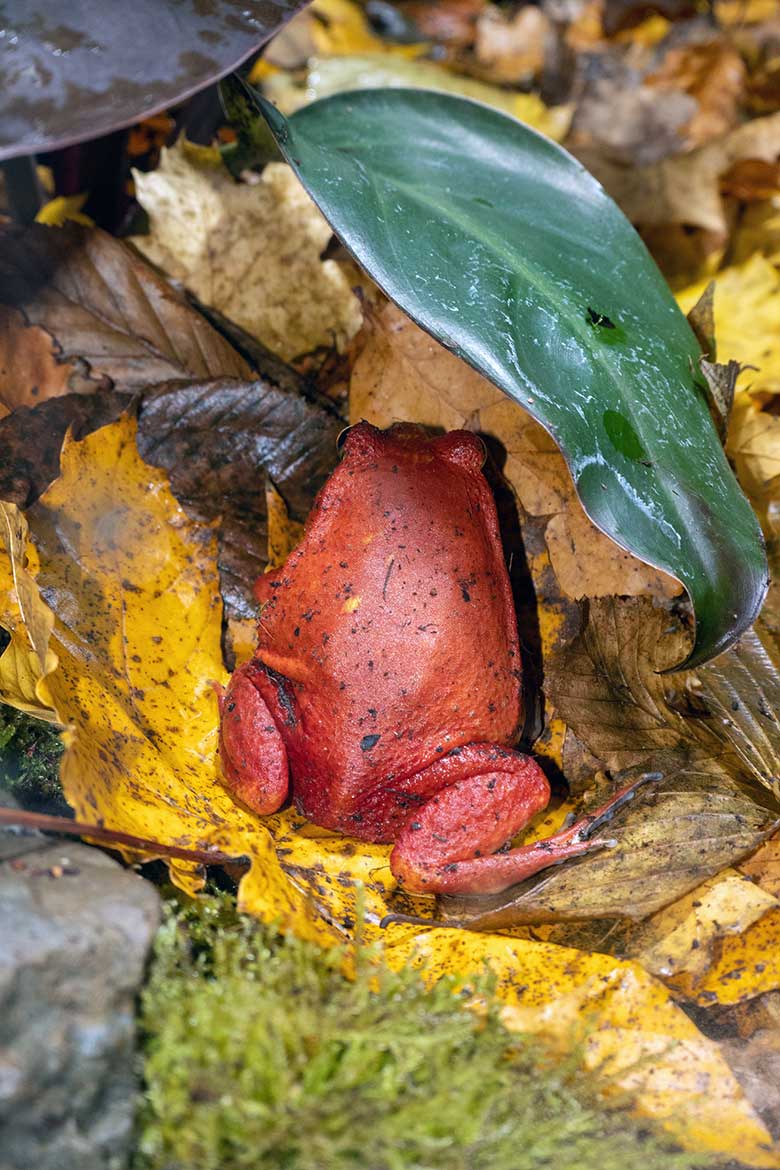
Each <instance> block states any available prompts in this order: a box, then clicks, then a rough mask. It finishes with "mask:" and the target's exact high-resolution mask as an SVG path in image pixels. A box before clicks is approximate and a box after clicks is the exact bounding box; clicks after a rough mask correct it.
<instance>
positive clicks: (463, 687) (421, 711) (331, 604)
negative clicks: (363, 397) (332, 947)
mask: <svg viewBox="0 0 780 1170" xmlns="http://www.w3.org/2000/svg"><path fill="white" fill-rule="evenodd" d="M481 461H482V448H481V444H480V443H479V440H477V439H476V438H475V437H474V436H472V435H470V434H467V433H466V432H451V433H450V434H449V435H446V436H443V437H442V438H440V439H435V440H431V439H428V438H426V437H425V436H424V435H423V433H422V432H421V431H419V429H418V428H416V427H414V428H411V427H408V426H402V427H394V428H391V430H390V431H387V432H381V431H377V430H376V429H375V428H373V427H369V426H368V424H360V426H359V427H356V428H353V429H352V431H351V432H350V433H349V436H348V442H347V448H346V452H345V457H344V459H343V461H342V463H341V464H340V465H339V467H338V468H337V469H336V471H335V472H334V474H333V476H332V477H331V479H330V480H329V481H328V483H327V484H326V486H325V488H324V489H323V491H322V493H321V495H320V497H319V499H318V501H317V504H316V505H315V509H314V511H313V513H312V517H311V518H310V521H309V523H308V524H307V529H306V533H305V536H304V539H303V541H302V543H301V545H300V546H299V547H298V549H297V550H296V551H295V552H294V553H293V554H292V556H291V557H290V558H289V560H288V561H287V563H286V565H285V566H284V567H283V569H282V570H280V571H279V572H278V573H277V574H276V579H275V581H274V582H273V585H274V586H275V588H271V589H269V591H268V592H269V594H270V596H271V600H270V602H269V604H268V605H267V607H265V608H264V610H263V613H262V616H261V622H260V646H259V649H258V656H259V658H260V659H261V660H262V661H264V662H265V663H266V664H267V665H268V666H269V667H271V668H272V669H273V670H274V671H276V672H277V676H278V677H277V678H276V680H275V681H274V682H273V684H272V686H271V690H272V694H271V698H272V699H277V700H278V701H279V702H280V703H281V706H282V708H283V710H282V711H281V714H282V716H283V719H284V723H285V731H284V736H285V740H286V742H287V748H288V756H289V759H290V766H291V771H292V776H293V785H294V789H295V793H296V797H297V799H298V800H299V803H300V804H301V805H302V807H303V808H304V810H305V811H306V812H307V813H308V815H309V816H311V817H312V819H314V820H317V821H318V822H319V823H330V822H333V823H336V819H337V817H334V809H337V808H339V807H341V806H342V805H343V806H344V807H347V806H349V805H350V804H351V803H352V802H353V801H354V800H355V799H356V798H359V797H360V796H361V795H362V794H364V793H365V792H366V791H371V790H372V789H373V788H375V787H381V786H382V785H384V784H387V783H388V781H389V782H390V783H392V782H394V781H395V782H397V781H398V780H400V779H402V778H403V777H404V776H409V775H411V774H413V773H414V772H417V771H419V770H420V769H421V768H423V767H425V766H426V765H428V764H429V763H431V762H432V761H433V760H434V759H436V758H437V756H438V755H441V754H443V753H445V752H447V751H450V750H451V749H452V748H454V747H460V746H463V745H464V744H466V743H472V742H480V741H485V740H489V741H491V742H496V743H500V744H510V743H512V742H513V741H514V738H515V736H516V734H517V730H518V726H519V722H520V715H521V712H520V684H519V679H520V657H519V650H518V644H517V626H516V620H515V613H514V606H513V603H512V597H511V590H510V586H509V579H508V574H507V571H506V567H505V564H504V558H503V552H502V548H501V543H500V538H499V532H498V524H497V519H496V510H495V504H494V501H493V497H492V494H491V492H490V489H489V487H488V485H487V482H486V481H485V478H484V476H483V475H482V472H481V469H480V468H481ZM274 688H275V689H274ZM291 711H292V712H293V715H292V717H291Z"/></svg>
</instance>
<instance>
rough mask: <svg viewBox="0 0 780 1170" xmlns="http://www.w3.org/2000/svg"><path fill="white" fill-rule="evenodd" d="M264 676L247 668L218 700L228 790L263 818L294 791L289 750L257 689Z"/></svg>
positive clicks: (250, 666) (251, 665) (257, 669)
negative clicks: (288, 756) (290, 789)
mask: <svg viewBox="0 0 780 1170" xmlns="http://www.w3.org/2000/svg"><path fill="white" fill-rule="evenodd" d="M263 673H264V672H263V668H262V667H261V666H258V665H257V664H256V663H254V662H247V663H245V665H244V666H240V667H239V668H238V670H237V671H236V672H235V673H234V674H233V676H232V678H231V680H230V682H229V684H228V686H227V689H226V690H225V692H224V694H221V695H220V696H219V711H220V716H221V721H220V729H219V758H220V763H221V765H222V773H223V776H224V778H225V782H226V786H227V787H228V788H229V789H230V791H231V793H232V795H233V796H235V797H237V798H238V800H240V801H242V802H243V803H244V804H246V805H248V806H249V808H251V809H252V810H253V811H254V812H256V813H260V815H261V816H265V815H267V814H268V813H272V812H276V810H277V809H278V808H280V807H281V806H282V805H283V804H284V802H285V800H286V798H287V792H288V789H289V786H290V777H289V769H288V765H287V749H286V748H285V746H284V741H283V739H282V737H281V735H280V734H279V729H278V728H277V726H276V724H275V723H274V718H273V715H272V714H271V712H270V710H269V709H268V706H267V704H266V702H265V699H264V698H263V696H262V695H261V694H260V691H259V689H258V683H259V681H260V679H261V676H262V675H263Z"/></svg>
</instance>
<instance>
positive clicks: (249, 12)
mask: <svg viewBox="0 0 780 1170" xmlns="http://www.w3.org/2000/svg"><path fill="white" fill-rule="evenodd" d="M302 6H303V0H240V2H239V0H221V2H220V3H219V4H216V3H204V2H203V0H134V3H133V4H116V3H114V4H105V3H103V0H69V3H68V4H51V3H50V2H49V0H8V3H6V4H4V5H3V10H2V16H1V17H0V20H2V33H3V41H2V43H3V55H2V68H0V89H2V91H3V93H4V94H5V95H6V101H5V102H4V108H3V116H2V119H0V159H2V158H12V157H13V156H14V155H17V154H34V153H36V152H39V151H42V150H48V149H52V148H53V147H57V146H67V145H68V144H69V143H72V142H82V141H84V140H85V139H88V138H97V137H98V135H101V134H107V133H108V132H109V131H110V130H117V129H119V128H121V127H123V126H128V125H130V124H131V123H132V122H136V121H139V120H140V119H141V118H143V117H145V116H147V115H149V114H153V113H155V112H157V111H158V110H162V109H165V108H166V106H171V105H175V104H176V103H177V102H181V101H183V100H184V99H185V98H187V97H189V96H190V95H191V94H193V93H197V91H198V90H199V89H202V88H203V87H204V86H206V85H208V84H209V82H211V81H216V80H217V78H219V77H223V76H224V75H225V74H226V73H228V72H229V71H230V70H231V69H235V68H236V66H237V65H238V64H239V63H240V62H241V61H243V60H244V59H245V58H246V57H248V56H249V55H250V53H252V52H253V51H254V50H255V49H259V48H260V46H261V45H263V44H264V43H265V42H266V41H267V40H268V38H269V37H270V36H272V35H273V34H274V33H275V32H276V31H277V29H279V28H280V27H281V26H282V25H283V24H284V23H285V22H286V21H287V20H289V19H290V17H291V16H293V15H294V13H295V12H296V11H297V10H298V9H299V8H301V7H302Z"/></svg>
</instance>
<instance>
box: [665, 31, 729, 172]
mask: <svg viewBox="0 0 780 1170" xmlns="http://www.w3.org/2000/svg"><path fill="white" fill-rule="evenodd" d="M746 80H747V69H746V67H745V63H744V61H743V60H742V57H741V55H740V54H739V53H738V52H737V50H736V49H735V48H734V46H733V44H731V43H730V41H728V40H726V39H725V38H723V39H718V40H713V41H709V42H705V43H703V44H702V43H698V44H696V43H693V44H688V45H681V46H679V47H675V48H671V49H669V51H668V52H667V53H666V55H665V57H664V59H663V62H662V64H661V68H660V69H659V70H657V72H656V73H653V74H651V75H650V76H648V77H646V78H645V84H646V85H649V86H651V87H652V88H654V89H656V90H658V91H664V90H667V91H668V90H676V91H679V92H682V93H687V94H689V95H690V96H691V97H692V98H694V99H695V101H696V104H697V109H696V113H695V114H694V115H693V117H692V118H691V120H690V121H689V122H688V123H687V125H686V126H685V127H684V132H683V133H684V145H685V147H686V148H688V149H690V148H693V147H697V146H703V145H704V143H705V142H709V141H710V140H711V139H713V138H718V137H720V136H721V135H723V134H727V133H728V131H729V130H731V129H733V127H734V126H736V125H737V124H738V123H739V120H740V104H741V101H742V98H743V96H744V92H745V84H746Z"/></svg>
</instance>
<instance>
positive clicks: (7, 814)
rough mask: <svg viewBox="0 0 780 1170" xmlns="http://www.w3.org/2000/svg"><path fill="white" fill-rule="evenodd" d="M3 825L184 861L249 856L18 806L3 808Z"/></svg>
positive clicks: (212, 861) (241, 859) (211, 862)
mask: <svg viewBox="0 0 780 1170" xmlns="http://www.w3.org/2000/svg"><path fill="white" fill-rule="evenodd" d="M0 825H18V826H19V827H20V828H25V829H40V830H42V831H43V832H44V833H67V834H69V835H70V836H72V837H91V838H92V839H93V840H95V841H104V842H105V843H106V844H108V845H124V846H126V847H127V848H129V849H139V850H141V851H142V852H144V853H150V854H152V855H153V856H155V857H177V858H179V859H181V860H182V861H196V862H198V864H199V865H223V864H225V863H230V864H231V865H235V864H237V863H238V864H240V863H242V862H243V863H244V864H246V863H247V862H248V860H249V859H248V858H247V857H246V856H245V855H242V856H239V857H232V856H230V855H229V854H227V853H222V852H221V851H220V850H219V849H185V848H183V847H182V846H181V845H163V844H162V843H161V842H160V841H149V840H147V839H146V838H145V837H134V836H133V835H132V833H122V832H120V831H119V830H118V829H106V828H104V826H103V825H89V824H87V823H86V822H84V821H72V820H70V819H69V818H68V817H49V816H45V815H44V814H43V813H32V812H24V811H22V810H21V809H16V808H0Z"/></svg>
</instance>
